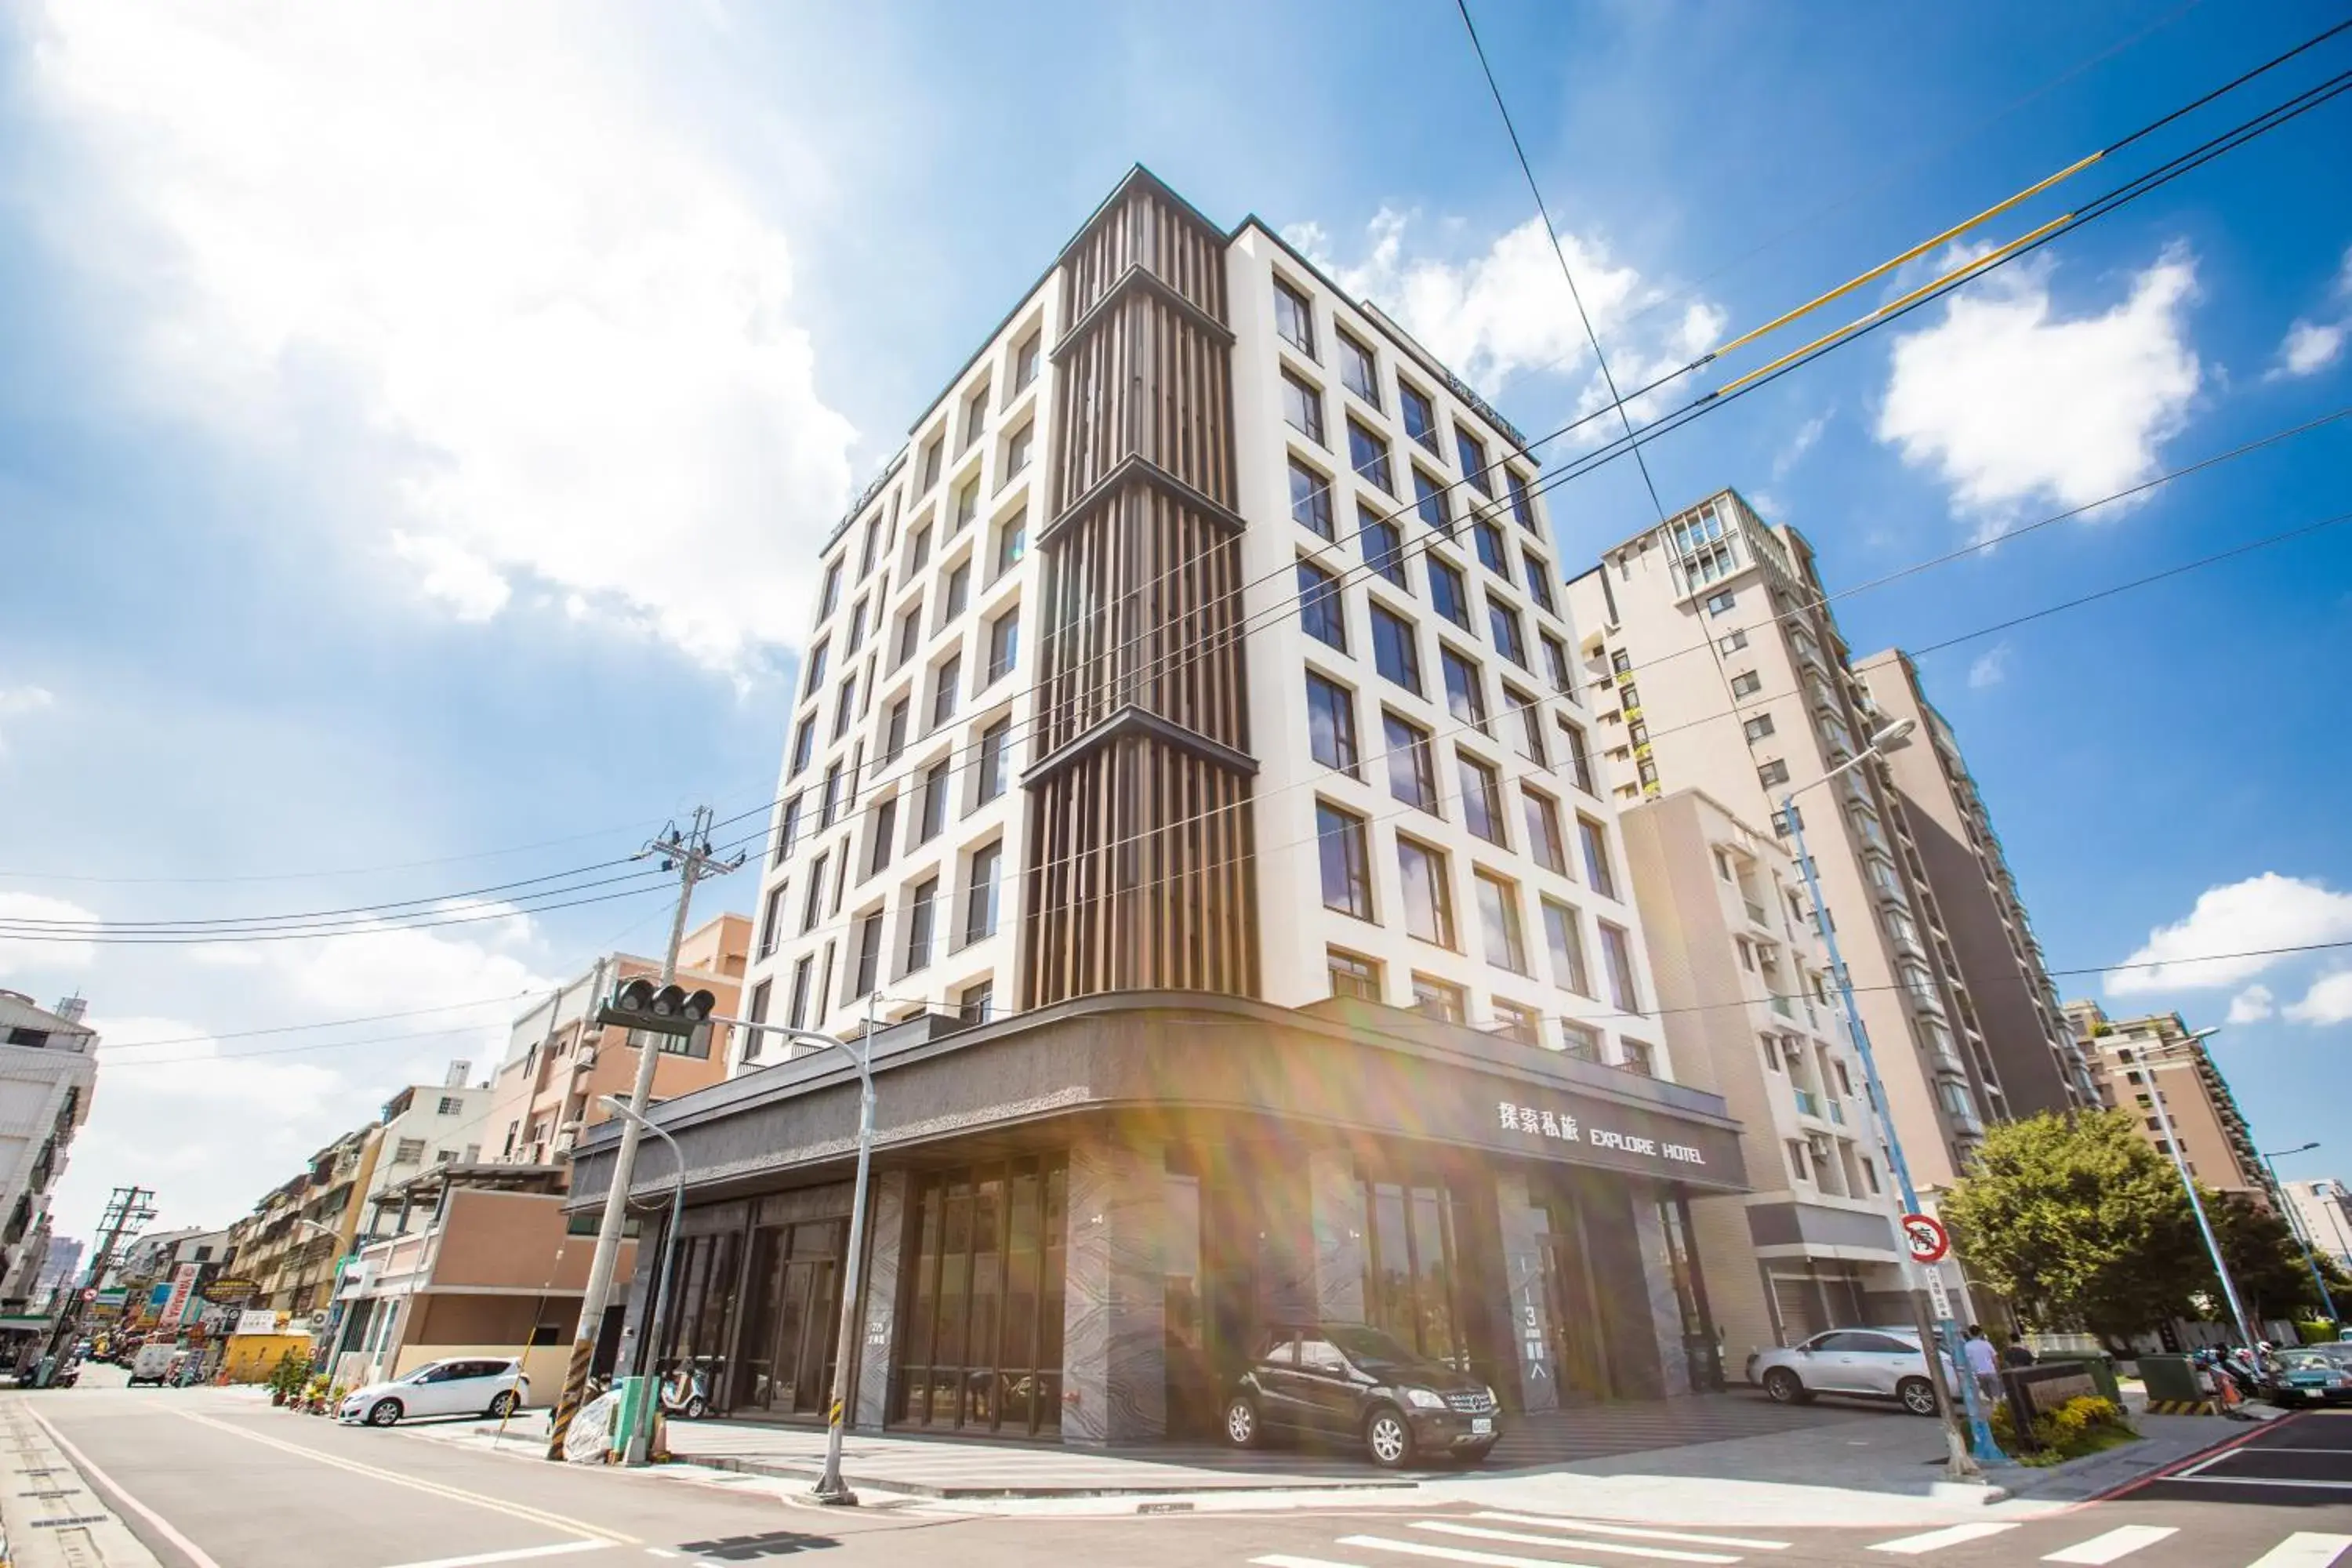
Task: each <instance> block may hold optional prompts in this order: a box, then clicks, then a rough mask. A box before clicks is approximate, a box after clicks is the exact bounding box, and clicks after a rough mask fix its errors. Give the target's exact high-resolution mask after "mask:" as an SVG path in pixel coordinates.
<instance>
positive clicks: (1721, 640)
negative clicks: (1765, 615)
mask: <svg viewBox="0 0 2352 1568" xmlns="http://www.w3.org/2000/svg"><path fill="white" fill-rule="evenodd" d="M1715 646H1716V647H1717V649H1718V650H1719V651H1721V652H1724V653H1738V651H1739V650H1740V649H1741V648H1744V647H1747V646H1748V630H1747V628H1746V627H1745V626H1743V627H1741V628H1740V629H1739V630H1738V631H1736V632H1729V633H1727V634H1725V635H1724V636H1722V637H1717V638H1716V639H1715Z"/></svg>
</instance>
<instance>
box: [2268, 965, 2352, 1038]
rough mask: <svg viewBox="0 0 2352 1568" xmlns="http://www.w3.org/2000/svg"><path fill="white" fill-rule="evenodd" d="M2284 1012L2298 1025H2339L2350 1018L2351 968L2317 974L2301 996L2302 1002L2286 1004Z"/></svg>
mask: <svg viewBox="0 0 2352 1568" xmlns="http://www.w3.org/2000/svg"><path fill="white" fill-rule="evenodd" d="M2285 1013H2286V1016H2288V1017H2290V1018H2292V1019H2294V1021H2295V1022H2296V1023H2298V1024H2341V1023H2343V1022H2345V1021H2346V1020H2347V1019H2352V969H2339V970H2337V971H2336V972H2335V973H2333V974H2323V975H2321V976H2320V977H2319V978H2318V979H2317V980H2315V981H2314V982H2313V983H2312V986H2311V989H2310V990H2308V991H2306V992H2305V993H2304V995H2303V1000H2302V1001H2300V1002H2291V1003H2289V1004H2287V1006H2286V1008H2285Z"/></svg>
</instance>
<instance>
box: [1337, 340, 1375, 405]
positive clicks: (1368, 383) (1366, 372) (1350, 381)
mask: <svg viewBox="0 0 2352 1568" xmlns="http://www.w3.org/2000/svg"><path fill="white" fill-rule="evenodd" d="M1372 366H1373V361H1372V351H1371V350H1370V349H1368V348H1366V347H1365V346H1364V345H1363V344H1361V343H1360V342H1357V341H1356V339H1355V335H1354V334H1353V333H1351V332H1349V331H1346V330H1344V329H1342V330H1341V331H1339V380H1340V382H1341V384H1344V385H1345V386H1346V387H1347V389H1348V390H1349V391H1350V392H1352V393H1354V394H1355V395H1357V396H1359V397H1360V398H1362V399H1363V400H1364V401H1365V402H1367V403H1369V404H1370V405H1372V406H1373V407H1375V408H1378V407H1379V406H1380V405H1381V384H1380V376H1379V373H1378V372H1377V371H1375V370H1374V369H1373V368H1372Z"/></svg>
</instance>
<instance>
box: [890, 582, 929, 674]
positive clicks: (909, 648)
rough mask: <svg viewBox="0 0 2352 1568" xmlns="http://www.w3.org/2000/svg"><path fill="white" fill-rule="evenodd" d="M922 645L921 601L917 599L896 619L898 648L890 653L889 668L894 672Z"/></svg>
mask: <svg viewBox="0 0 2352 1568" xmlns="http://www.w3.org/2000/svg"><path fill="white" fill-rule="evenodd" d="M922 645H923V601H922V600H921V599H917V600H916V601H915V602H914V603H913V604H911V605H908V606H907V613H906V614H905V615H903V616H899V617H898V647H895V648H893V649H891V651H890V668H892V669H893V670H896V669H897V668H898V667H899V666H900V665H902V664H904V663H906V662H907V661H908V659H910V658H914V657H915V650H916V649H917V648H919V647H922Z"/></svg>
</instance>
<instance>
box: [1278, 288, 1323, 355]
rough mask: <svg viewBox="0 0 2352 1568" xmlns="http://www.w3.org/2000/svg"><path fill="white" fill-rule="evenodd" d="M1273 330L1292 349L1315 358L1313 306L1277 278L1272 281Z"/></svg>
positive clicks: (1295, 290) (1300, 294)
mask: <svg viewBox="0 0 2352 1568" xmlns="http://www.w3.org/2000/svg"><path fill="white" fill-rule="evenodd" d="M1274 330H1275V331H1277V332H1279V333H1281V334H1282V340H1283V342H1286V343H1288V344H1289V345H1290V346H1291V347H1292V348H1295V349H1297V351H1298V352H1299V353H1303V354H1305V355H1306V356H1307V358H1308V359H1313V358H1314V357H1315V306H1314V304H1313V303H1312V302H1311V301H1310V300H1308V299H1307V296H1306V295H1304V294H1302V293H1300V292H1299V291H1298V290H1297V289H1293V288H1292V287H1291V286H1290V285H1289V284H1287V283H1285V282H1284V281H1283V280H1282V279H1279V278H1277V279H1275V280H1274Z"/></svg>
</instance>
